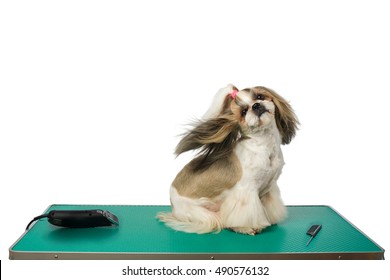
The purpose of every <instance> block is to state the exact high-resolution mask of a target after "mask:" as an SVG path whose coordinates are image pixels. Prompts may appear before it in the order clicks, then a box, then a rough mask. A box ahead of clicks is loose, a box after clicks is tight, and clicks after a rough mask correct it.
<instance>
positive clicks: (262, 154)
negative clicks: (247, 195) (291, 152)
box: [235, 131, 284, 195]
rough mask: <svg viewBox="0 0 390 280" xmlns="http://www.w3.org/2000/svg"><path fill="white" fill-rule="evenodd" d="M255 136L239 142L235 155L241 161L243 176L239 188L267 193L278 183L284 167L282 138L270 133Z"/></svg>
mask: <svg viewBox="0 0 390 280" xmlns="http://www.w3.org/2000/svg"><path fill="white" fill-rule="evenodd" d="M268 132H269V133H262V134H259V135H254V136H252V137H251V138H248V139H245V140H243V141H241V142H239V143H238V144H237V146H236V148H235V153H236V155H237V157H238V159H239V160H240V163H241V166H242V170H243V174H242V177H241V180H240V181H239V182H238V184H237V187H238V188H244V189H247V190H248V191H256V192H257V193H259V195H261V194H264V193H266V192H267V191H268V190H269V188H270V187H271V183H272V182H273V181H276V180H277V178H278V177H279V175H280V173H281V169H282V167H283V164H284V161H283V155H282V151H281V149H280V137H279V135H277V134H274V133H272V132H270V131H268Z"/></svg>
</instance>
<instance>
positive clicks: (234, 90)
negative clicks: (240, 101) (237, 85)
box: [230, 89, 238, 99]
mask: <svg viewBox="0 0 390 280" xmlns="http://www.w3.org/2000/svg"><path fill="white" fill-rule="evenodd" d="M237 92H238V90H236V89H233V92H232V93H231V94H230V96H231V97H232V98H233V99H235V98H236V96H237Z"/></svg>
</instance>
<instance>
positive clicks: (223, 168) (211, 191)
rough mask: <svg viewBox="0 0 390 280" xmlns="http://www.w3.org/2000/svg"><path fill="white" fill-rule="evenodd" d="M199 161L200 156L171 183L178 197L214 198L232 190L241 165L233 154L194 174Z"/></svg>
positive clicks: (237, 178) (238, 178)
mask: <svg viewBox="0 0 390 280" xmlns="http://www.w3.org/2000/svg"><path fill="white" fill-rule="evenodd" d="M199 160H202V156H200V157H198V158H195V159H194V160H192V161H191V162H190V163H189V164H187V165H186V166H185V167H184V168H183V169H182V170H181V171H180V172H179V174H177V176H176V178H175V180H174V181H173V183H172V185H173V186H174V187H175V188H176V189H177V191H178V193H179V194H180V195H182V196H185V197H190V198H201V197H207V198H215V197H217V196H218V195H220V194H221V193H222V192H223V191H224V190H227V189H230V188H232V187H233V186H234V185H235V184H236V183H237V182H238V181H239V180H240V178H241V174H242V170H241V165H240V163H239V161H238V158H237V156H236V155H235V154H234V153H232V154H231V155H230V156H229V157H228V158H226V159H221V160H218V161H216V162H214V164H212V165H211V166H210V167H209V168H207V169H204V170H201V171H197V172H194V168H195V166H197V165H198V163H197V161H199Z"/></svg>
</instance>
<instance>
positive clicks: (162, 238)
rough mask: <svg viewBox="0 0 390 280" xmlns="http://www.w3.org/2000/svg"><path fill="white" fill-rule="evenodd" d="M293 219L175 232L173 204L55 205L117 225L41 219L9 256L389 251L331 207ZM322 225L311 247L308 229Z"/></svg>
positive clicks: (296, 212) (282, 255)
mask: <svg viewBox="0 0 390 280" xmlns="http://www.w3.org/2000/svg"><path fill="white" fill-rule="evenodd" d="M287 208H288V218H287V219H286V220H285V221H283V222H282V223H280V224H278V225H273V226H270V227H268V228H266V229H265V230H264V231H263V232H262V233H261V234H258V235H256V236H248V235H242V234H237V233H235V232H232V231H229V230H223V231H222V232H220V233H218V234H215V233H210V234H189V233H183V232H177V231H174V230H172V229H170V228H168V227H166V226H165V225H164V224H163V223H161V222H159V221H158V220H157V219H156V218H155V217H156V214H157V213H158V212H160V211H170V207H169V206H134V205H127V206H126V205H52V206H50V207H49V208H48V209H47V212H49V211H50V210H86V209H102V210H108V211H110V212H112V213H114V214H115V215H116V216H117V217H118V218H119V222H120V225H119V226H118V227H101V228H84V229H71V228H60V227H56V226H53V225H51V224H49V223H48V222H47V220H46V219H41V220H39V221H37V222H36V223H35V224H33V226H32V227H31V228H30V230H29V231H26V232H25V233H24V234H23V235H22V237H21V238H20V239H19V240H18V241H16V242H15V244H14V245H13V246H12V247H11V248H10V259H383V258H384V250H383V249H382V248H381V247H380V246H379V245H377V244H376V243H375V242H373V241H372V240H371V239H369V238H368V237H367V236H366V235H364V234H363V233H362V232H361V231H359V230H358V229H357V228H356V227H354V226H353V225H352V224H351V223H349V222H348V221H347V220H345V219H344V218H343V217H342V216H340V215H339V214H338V213H337V212H336V211H334V210H333V209H332V208H330V207H328V206H288V207H287ZM313 224H321V225H322V229H321V231H320V232H319V233H318V235H317V236H316V237H315V238H314V239H313V240H312V241H311V243H310V244H309V246H306V243H307V242H308V240H309V238H310V236H309V235H306V231H307V230H308V229H309V228H310V226H311V225H313Z"/></svg>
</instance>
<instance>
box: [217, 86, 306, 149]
mask: <svg viewBox="0 0 390 280" xmlns="http://www.w3.org/2000/svg"><path fill="white" fill-rule="evenodd" d="M233 91H235V92H234V94H231V95H229V96H227V97H226V100H225V106H224V111H225V112H226V111H231V112H232V113H233V115H234V118H235V119H236V120H237V121H238V123H239V124H240V127H241V131H242V132H243V133H244V135H245V134H253V133H257V132H259V131H261V130H262V129H264V128H266V127H268V126H269V125H271V124H272V123H273V120H275V123H276V126H277V128H278V130H279V132H280V134H281V138H282V143H283V144H288V143H290V141H291V139H292V138H293V137H294V136H295V131H296V128H297V124H298V121H297V119H296V116H295V114H294V112H293V110H292V108H291V106H290V105H289V104H288V102H287V101H286V100H285V99H284V98H283V97H281V96H280V95H278V94H277V93H276V92H274V91H273V90H271V89H268V88H266V87H260V86H258V87H253V88H246V89H243V90H241V91H238V90H237V89H235V88H234V89H233Z"/></svg>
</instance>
